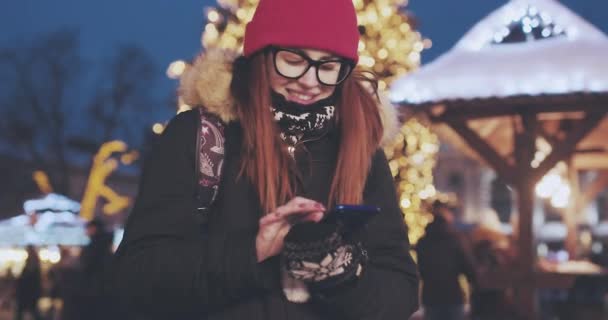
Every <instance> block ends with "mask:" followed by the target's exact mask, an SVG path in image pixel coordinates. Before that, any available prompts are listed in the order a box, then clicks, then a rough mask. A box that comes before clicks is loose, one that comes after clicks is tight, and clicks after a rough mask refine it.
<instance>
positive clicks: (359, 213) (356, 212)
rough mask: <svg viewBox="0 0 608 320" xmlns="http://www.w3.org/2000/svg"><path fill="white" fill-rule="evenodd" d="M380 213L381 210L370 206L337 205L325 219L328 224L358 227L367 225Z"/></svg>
mask: <svg viewBox="0 0 608 320" xmlns="http://www.w3.org/2000/svg"><path fill="white" fill-rule="evenodd" d="M379 213H380V208H379V207H376V206H368V205H344V204H340V205H336V207H335V208H334V209H333V210H332V211H331V212H330V213H329V214H328V215H327V216H326V217H325V220H327V221H328V222H337V223H340V224H343V225H345V226H350V227H358V226H362V225H364V224H366V223H367V222H368V221H369V220H370V219H371V218H372V217H374V216H376V215H378V214H379Z"/></svg>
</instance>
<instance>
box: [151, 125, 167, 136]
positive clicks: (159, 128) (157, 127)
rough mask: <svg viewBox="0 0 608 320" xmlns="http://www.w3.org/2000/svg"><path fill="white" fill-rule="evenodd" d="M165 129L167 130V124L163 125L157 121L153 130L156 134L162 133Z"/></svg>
mask: <svg viewBox="0 0 608 320" xmlns="http://www.w3.org/2000/svg"><path fill="white" fill-rule="evenodd" d="M164 130H165V126H163V124H162V123H155V124H154V125H153V126H152V132H154V133H155V134H161V133H163V131H164Z"/></svg>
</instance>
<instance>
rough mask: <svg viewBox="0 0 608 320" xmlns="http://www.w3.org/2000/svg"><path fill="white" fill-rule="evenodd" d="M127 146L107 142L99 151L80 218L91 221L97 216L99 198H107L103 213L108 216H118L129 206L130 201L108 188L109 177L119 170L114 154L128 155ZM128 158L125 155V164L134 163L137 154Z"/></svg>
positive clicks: (115, 142) (118, 142)
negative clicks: (107, 180)
mask: <svg viewBox="0 0 608 320" xmlns="http://www.w3.org/2000/svg"><path fill="white" fill-rule="evenodd" d="M126 151H127V145H126V144H125V143H124V142H122V141H116V140H115V141H111V142H106V143H104V144H103V145H101V147H100V148H99V151H98V152H97V154H96V155H95V157H94V158H93V166H92V168H91V173H90V175H89V180H88V182H87V187H86V189H85V193H84V197H83V199H82V208H81V210H80V216H81V217H82V218H83V219H85V220H91V219H93V218H94V216H95V207H96V205H97V200H98V199H99V197H103V198H105V200H106V201H107V203H106V204H105V205H104V206H103V209H102V210H103V213H104V214H107V215H113V214H117V213H118V212H120V211H121V210H123V209H125V208H126V207H128V206H129V203H130V199H129V198H128V197H125V196H121V195H119V194H117V193H116V192H115V191H114V190H112V189H111V188H110V187H108V186H107V185H106V184H105V183H106V179H107V177H108V176H109V175H110V174H111V173H112V172H114V170H116V169H117V168H118V161H117V160H116V159H113V158H111V156H112V154H113V153H117V152H122V153H126ZM126 154H131V155H130V156H127V157H126V158H125V157H124V155H123V158H122V159H121V160H123V163H125V162H127V163H130V162H129V161H133V160H134V158H135V157H137V154H136V153H134V152H131V153H126Z"/></svg>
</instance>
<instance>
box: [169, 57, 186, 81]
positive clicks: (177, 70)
mask: <svg viewBox="0 0 608 320" xmlns="http://www.w3.org/2000/svg"><path fill="white" fill-rule="evenodd" d="M186 67H187V65H186V62H184V61H183V60H177V61H173V62H172V63H171V64H170V65H169V67H168V68H167V77H169V78H171V79H179V77H181V76H182V74H183V73H184V71H185V70H186Z"/></svg>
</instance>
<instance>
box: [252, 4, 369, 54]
mask: <svg viewBox="0 0 608 320" xmlns="http://www.w3.org/2000/svg"><path fill="white" fill-rule="evenodd" d="M269 45H276V46H284V47H298V48H310V49H317V50H325V51H329V52H332V53H334V54H337V55H339V56H341V57H344V58H348V59H351V60H353V61H355V62H357V61H358V60H359V56H358V55H357V48H358V46H359V29H358V27H357V14H356V13H355V7H354V6H353V2H352V0H260V3H259V4H258V7H257V9H256V11H255V14H254V15H253V19H252V20H251V22H249V23H248V24H247V28H246V30H245V40H244V47H245V48H244V52H243V54H244V55H245V56H250V55H252V54H253V53H255V52H256V51H258V50H260V49H263V48H265V47H266V46H269Z"/></svg>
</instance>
